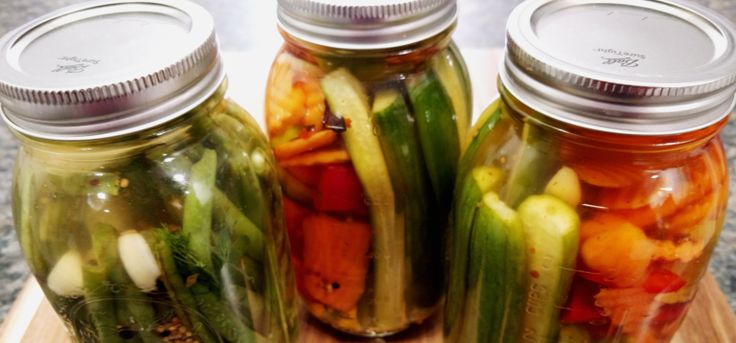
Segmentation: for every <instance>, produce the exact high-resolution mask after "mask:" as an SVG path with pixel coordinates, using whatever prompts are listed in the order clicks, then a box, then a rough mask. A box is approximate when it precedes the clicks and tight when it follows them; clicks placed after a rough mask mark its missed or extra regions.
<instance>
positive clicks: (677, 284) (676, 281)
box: [644, 270, 687, 294]
mask: <svg viewBox="0 0 736 343" xmlns="http://www.w3.org/2000/svg"><path fill="white" fill-rule="evenodd" d="M686 284H687V281H685V280H684V279H683V278H681V277H680V276H678V275H677V274H675V273H673V272H671V271H669V270H655V271H653V272H651V273H650V274H649V277H648V278H647V279H646V281H644V290H645V291H647V293H652V294H657V293H667V292H675V291H677V290H679V289H680V288H682V287H683V286H685V285H686Z"/></svg>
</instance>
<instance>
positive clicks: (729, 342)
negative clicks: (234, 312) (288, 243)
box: [0, 274, 736, 343]
mask: <svg viewBox="0 0 736 343" xmlns="http://www.w3.org/2000/svg"><path fill="white" fill-rule="evenodd" d="M71 342H72V341H71V340H70V339H69V336H68V335H67V333H66V329H65V328H64V326H63V325H62V324H61V321H60V320H59V318H58V317H57V316H56V314H55V313H54V311H53V309H52V308H51V305H49V303H48V302H47V301H46V299H45V298H44V297H43V293H42V292H41V289H40V288H39V286H38V284H37V283H36V281H35V279H31V280H29V281H28V283H27V284H26V286H25V287H24V288H23V291H21V294H20V295H19V296H18V300H17V301H16V303H15V304H14V306H13V308H12V309H11V311H10V313H9V314H8V317H7V318H6V319H5V321H4V323H3V326H2V327H0V343H71ZM299 342H303V343H334V342H397V343H399V342H400V343H430V342H431V343H434V342H442V329H441V320H440V319H439V318H436V317H435V318H431V319H430V320H428V321H427V322H426V323H424V325H420V326H416V327H413V328H410V329H409V330H407V331H405V332H403V333H401V334H398V335H396V336H394V337H390V338H385V339H381V338H374V339H357V338H354V337H351V336H348V335H344V334H340V333H338V332H335V331H334V330H332V329H331V328H329V327H327V326H326V325H323V324H321V323H319V322H318V321H317V320H315V319H313V318H311V317H309V316H308V315H306V314H303V315H302V316H301V323H300V340H299ZM672 342H673V343H736V316H735V315H734V313H733V311H732V310H731V308H730V307H729V306H728V303H727V302H726V298H725V296H724V295H723V293H722V292H721V290H720V288H718V284H717V283H716V281H715V279H714V278H713V276H711V275H710V274H708V275H706V276H705V278H703V281H702V283H701V286H700V291H699V292H698V295H697V296H696V298H695V300H694V302H693V304H692V306H691V308H690V311H689V312H688V316H687V318H686V319H685V322H684V323H683V324H682V327H681V328H680V331H679V332H678V334H677V336H676V337H675V338H674V339H673V341H672Z"/></svg>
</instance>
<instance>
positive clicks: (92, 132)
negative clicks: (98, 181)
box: [0, 0, 224, 140]
mask: <svg viewBox="0 0 736 343" xmlns="http://www.w3.org/2000/svg"><path fill="white" fill-rule="evenodd" d="M0 56H1V57H2V58H0V103H1V104H2V107H1V110H2V115H3V118H4V119H5V120H6V122H7V123H8V125H10V126H11V127H12V128H14V129H15V130H18V131H20V132H21V133H23V134H27V135H29V136H33V137H39V138H45V139H54V140H87V139H99V138H106V137H111V136H117V135H122V134H126V133H130V132H134V131H138V130H142V129H144V128H148V127H152V126H155V125H158V124H161V123H163V122H165V121H168V120H171V119H173V118H174V117H177V116H179V115H181V114H183V113H186V112H187V111H189V110H191V109H192V108H193V107H195V106H197V105H198V104H199V103H201V102H202V101H203V100H204V99H206V98H207V97H209V96H211V95H212V94H213V93H214V92H215V90H216V89H217V88H218V87H219V85H220V84H221V82H222V80H223V79H224V71H223V66H222V63H221V57H220V53H219V49H218V43H217V37H216V35H215V31H214V20H213V19H212V16H211V15H210V14H209V13H208V12H207V11H206V10H205V9H204V8H202V7H201V6H199V5H197V4H195V3H192V2H189V1H186V0H181V1H175V0H146V1H141V2H138V1H110V0H102V1H100V0H96V1H90V2H86V3H82V4H79V5H73V6H69V7H66V8H63V9H61V10H59V11H56V12H53V13H51V14H48V15H46V16H43V17H41V18H38V19H36V20H33V21H31V22H29V23H27V24H26V25H24V26H22V27H20V28H18V29H16V30H14V31H12V32H10V33H8V34H7V35H6V36H5V37H3V38H2V39H0Z"/></svg>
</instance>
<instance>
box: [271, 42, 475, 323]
mask: <svg viewBox="0 0 736 343" xmlns="http://www.w3.org/2000/svg"><path fill="white" fill-rule="evenodd" d="M450 31H451V30H448V31H447V32H444V33H443V34H441V35H439V36H437V37H433V38H431V39H429V40H427V41H424V42H421V43H418V44H416V45H415V46H409V47H401V48H397V49H393V50H386V51H335V50H330V49H328V48H325V47H319V46H313V45H310V44H308V43H305V42H301V41H296V40H294V39H292V38H290V37H289V36H288V35H285V38H286V44H285V45H284V47H283V48H282V50H281V51H280V52H279V53H278V55H277V57H276V60H275V62H274V64H273V67H272V69H271V74H270V77H269V82H268V86H267V94H266V123H267V127H268V132H269V135H270V138H271V145H272V148H273V149H274V153H275V155H276V159H277V161H278V166H279V171H280V177H281V182H282V186H283V189H284V193H285V215H286V222H287V226H288V230H289V236H290V241H291V247H292V260H293V263H294V265H295V270H296V275H297V283H298V285H299V290H300V294H301V295H302V298H303V299H304V300H305V302H306V304H307V308H308V310H309V312H310V313H311V314H312V315H314V316H315V317H317V318H319V319H320V320H321V321H323V322H325V323H328V324H329V325H331V326H333V327H335V328H337V329H339V330H342V331H345V332H349V333H353V334H358V335H365V336H382V335H387V334H391V333H394V332H397V331H400V330H402V329H404V328H406V327H407V326H408V325H410V324H411V323H418V322H421V321H423V320H424V319H426V318H427V317H428V316H429V315H430V314H431V313H433V311H434V309H435V308H436V307H437V304H438V303H439V301H440V299H441V295H442V287H443V273H442V270H443V263H444V262H443V261H444V258H443V255H444V253H443V238H444V235H445V229H446V223H447V219H448V213H449V208H450V202H451V194H452V190H453V186H454V178H455V170H456V167H457V162H458V160H459V155H460V151H461V149H462V146H463V140H464V139H465V137H467V134H466V132H467V130H468V128H469V122H470V108H471V98H470V88H469V82H468V75H467V72H466V70H465V66H464V63H463V60H462V58H461V56H460V55H459V54H458V52H457V49H456V48H455V47H454V45H453V44H452V43H451V41H450V38H449V32H450Z"/></svg>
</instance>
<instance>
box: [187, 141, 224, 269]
mask: <svg viewBox="0 0 736 343" xmlns="http://www.w3.org/2000/svg"><path fill="white" fill-rule="evenodd" d="M216 172H217V153H216V152H215V151H214V150H207V151H205V153H204V155H203V156H202V159H200V160H199V161H198V162H197V163H195V164H193V165H192V169H191V173H190V177H191V179H190V180H189V187H188V190H187V196H186V198H185V199H184V220H183V225H182V232H183V234H185V235H188V236H189V238H190V239H189V247H190V249H191V251H192V253H193V254H194V256H196V257H197V259H198V260H199V261H200V262H202V263H203V264H204V266H205V269H207V270H212V269H213V268H212V267H213V265H212V253H211V249H210V247H211V245H212V238H211V237H210V233H211V231H212V198H213V192H214V189H215V173H216Z"/></svg>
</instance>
